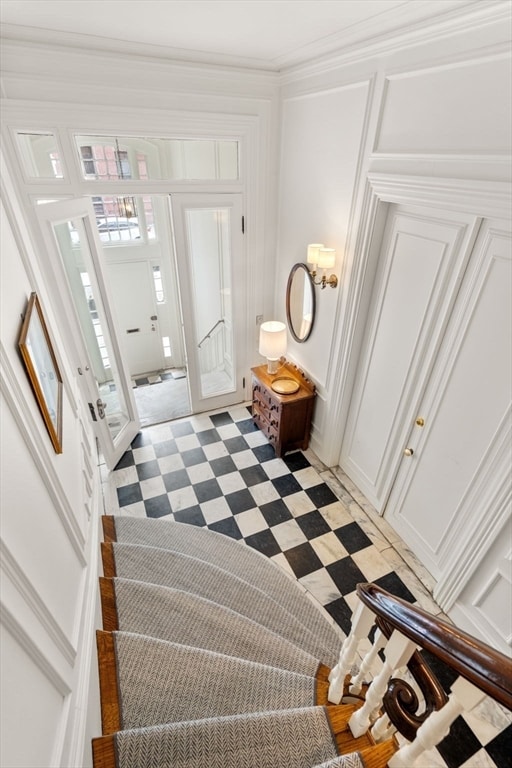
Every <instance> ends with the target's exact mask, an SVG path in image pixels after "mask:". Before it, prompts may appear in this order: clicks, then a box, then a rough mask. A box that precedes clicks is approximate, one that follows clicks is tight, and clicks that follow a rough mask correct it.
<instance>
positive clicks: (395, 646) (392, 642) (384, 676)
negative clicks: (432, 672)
mask: <svg viewBox="0 0 512 768" xmlns="http://www.w3.org/2000/svg"><path fill="white" fill-rule="evenodd" d="M415 650H416V644H415V643H413V642H412V640H408V639H407V638H406V637H404V636H403V635H402V634H401V633H400V632H398V631H397V630H395V631H394V632H393V634H392V635H391V637H390V638H389V641H388V644H387V646H386V658H385V661H384V664H383V667H382V669H381V671H380V672H379V674H378V675H377V677H375V678H374V680H373V682H372V684H371V685H370V687H369V688H368V691H367V693H366V700H365V702H364V704H363V706H362V707H361V709H358V710H357V711H356V712H354V714H353V715H352V717H351V718H350V720H349V722H348V724H349V726H350V730H351V732H352V735H353V736H356V737H357V736H362V735H363V733H365V732H366V731H367V730H368V727H369V726H370V723H371V721H372V717H373V716H374V713H375V712H376V711H378V710H379V709H380V707H381V705H382V699H383V697H384V693H385V692H386V689H387V686H388V680H389V678H390V677H391V675H392V674H393V672H394V670H395V669H398V667H402V666H404V664H406V663H407V662H408V661H409V659H410V658H411V656H412V654H413V653H414V651H415Z"/></svg>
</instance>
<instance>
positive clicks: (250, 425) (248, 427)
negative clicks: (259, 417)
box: [236, 419, 258, 435]
mask: <svg viewBox="0 0 512 768" xmlns="http://www.w3.org/2000/svg"><path fill="white" fill-rule="evenodd" d="M236 426H237V427H238V429H239V430H240V432H241V433H242V435H247V434H248V433H250V432H257V431H258V427H257V426H256V424H255V423H254V421H253V420H252V419H245V420H244V421H237V423H236Z"/></svg>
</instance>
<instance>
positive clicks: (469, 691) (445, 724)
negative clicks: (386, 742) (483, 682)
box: [388, 677, 485, 768]
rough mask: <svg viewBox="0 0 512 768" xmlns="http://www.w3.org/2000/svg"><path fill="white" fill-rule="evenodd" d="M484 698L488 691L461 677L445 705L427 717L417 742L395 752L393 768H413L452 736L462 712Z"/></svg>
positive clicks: (392, 760)
mask: <svg viewBox="0 0 512 768" xmlns="http://www.w3.org/2000/svg"><path fill="white" fill-rule="evenodd" d="M484 698H485V693H483V692H482V691H481V690H480V689H479V688H476V687H475V686H474V685H472V684H471V683H469V682H468V681H467V680H465V679H464V678H463V677H459V679H458V680H456V681H455V683H454V684H453V686H452V692H451V694H450V696H449V698H448V701H447V703H446V704H445V705H444V707H441V709H438V710H437V711H436V712H433V713H432V714H431V715H430V717H429V718H428V719H427V720H425V722H424V723H423V725H422V726H421V727H420V728H418V730H417V732H416V738H415V739H414V741H411V743H410V744H407V745H406V746H405V747H402V749H399V750H398V752H396V753H395V754H394V755H393V757H392V758H391V759H390V760H389V761H388V766H389V768H410V766H411V765H414V761H415V760H416V759H417V758H418V757H419V756H420V755H421V754H422V753H423V752H425V751H426V750H428V749H432V747H435V746H436V744H439V742H440V741H442V740H443V739H444V738H445V736H447V735H448V733H449V732H450V726H451V724H452V723H453V721H454V720H455V719H456V718H457V717H458V716H459V715H460V713H461V712H464V710H466V711H467V710H470V709H473V707H475V706H476V705H477V704H478V703H479V702H480V701H482V699H484Z"/></svg>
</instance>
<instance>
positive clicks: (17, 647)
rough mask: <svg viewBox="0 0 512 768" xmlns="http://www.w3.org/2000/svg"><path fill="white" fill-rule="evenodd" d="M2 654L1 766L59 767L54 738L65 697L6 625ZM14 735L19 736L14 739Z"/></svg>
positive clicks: (0, 644)
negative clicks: (57, 765) (56, 759)
mask: <svg viewBox="0 0 512 768" xmlns="http://www.w3.org/2000/svg"><path fill="white" fill-rule="evenodd" d="M0 653H1V664H2V686H1V702H2V704H1V711H2V739H0V744H1V747H0V750H1V760H0V763H1V764H2V765H4V766H9V768H41V766H45V767H48V768H50V766H54V765H56V762H55V754H54V749H55V735H56V728H58V727H59V725H60V722H61V717H62V708H63V704H64V699H65V695H64V694H63V692H62V691H60V690H59V689H58V687H57V686H56V685H55V684H54V682H52V681H51V680H50V679H49V676H48V674H46V672H45V670H44V669H43V668H42V667H41V664H38V663H37V660H35V659H34V658H33V657H32V656H31V655H30V654H29V653H27V651H26V649H25V648H23V646H22V645H21V644H20V642H19V641H18V640H17V639H15V638H14V637H13V635H12V634H11V633H10V632H9V631H8V630H6V629H5V628H4V627H3V626H2V627H1V630H0ZM14 734H19V735H18V737H17V738H14V739H13V738H12V736H13V735H14Z"/></svg>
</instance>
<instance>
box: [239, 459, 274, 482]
mask: <svg viewBox="0 0 512 768" xmlns="http://www.w3.org/2000/svg"><path fill="white" fill-rule="evenodd" d="M240 474H241V475H242V477H243V479H244V481H245V483H246V484H247V485H248V486H251V485H257V484H258V483H266V482H268V477H267V475H266V473H265V472H264V470H263V469H262V468H261V467H260V465H259V464H254V465H253V466H252V467H246V468H245V469H241V470H240Z"/></svg>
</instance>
